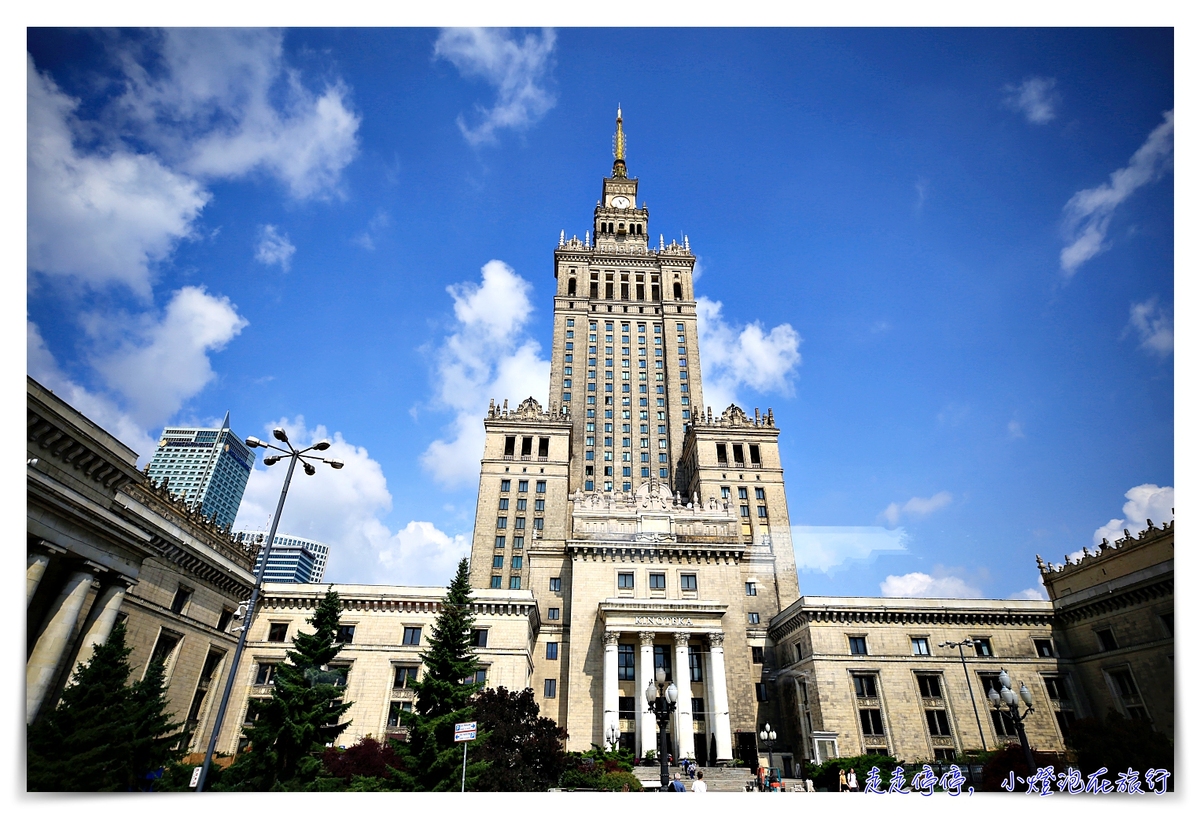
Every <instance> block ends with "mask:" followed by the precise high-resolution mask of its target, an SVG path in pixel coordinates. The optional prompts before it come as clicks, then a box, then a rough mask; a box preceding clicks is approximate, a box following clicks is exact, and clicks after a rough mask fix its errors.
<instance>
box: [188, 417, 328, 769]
mask: <svg viewBox="0 0 1200 818" xmlns="http://www.w3.org/2000/svg"><path fill="white" fill-rule="evenodd" d="M271 434H272V435H274V436H275V439H276V440H278V441H279V442H280V443H282V444H283V445H284V446H287V448H286V449H281V448H279V447H278V446H276V445H275V444H273V443H267V442H266V441H263V440H259V439H258V438H256V437H248V438H246V445H247V446H249V447H250V448H251V449H256V448H262V449H274V450H275V451H277V452H280V454H274V455H268V456H267V457H264V458H263V465H265V466H274V465H275V464H276V463H278V462H279V461H280V460H283V459H284V458H287V459H288V470H287V477H285V478H284V479H283V489H282V490H281V491H280V492H279V504H278V505H277V506H276V507H275V516H274V517H272V518H271V533H270V534H269V535H268V536H267V541H266V543H265V544H264V545H263V547H262V551H261V553H262V564H261V565H259V566H258V572H257V573H256V574H255V577H254V591H253V592H252V593H251V594H250V600H249V601H248V602H247V603H246V611H245V613H244V614H243V615H242V626H241V631H242V633H241V636H239V637H238V643H237V649H236V650H234V652H233V662H232V663H231V664H230V666H229V674H228V677H227V678H226V679H225V692H224V693H223V694H222V695H221V706H220V707H219V708H217V719H216V721H215V722H213V728H212V736H210V737H209V739H208V751H207V752H206V753H205V754H204V766H203V767H202V768H201V770H200V778H199V780H198V781H197V782H196V792H203V791H204V779H206V778H207V777H208V768H209V765H210V764H211V763H212V757H213V751H214V750H215V749H216V746H217V735H218V734H219V733H220V732H221V726H222V724H223V723H224V722H225V708H227V707H228V706H229V694H230V693H231V692H232V691H233V682H234V679H235V678H236V677H237V670H238V663H239V662H240V661H241V659H242V651H243V650H244V649H245V647H246V634H247V633H249V632H250V623H251V622H252V621H253V618H254V607H255V605H257V604H258V592H259V591H260V590H261V589H262V582H263V574H265V573H266V570H267V558H268V557H270V556H271V546H272V545H273V544H274V542H275V531H276V530H277V529H278V528H279V515H281V514H283V501H284V500H286V499H287V493H288V486H290V485H291V483H292V472H294V471H295V470H296V461H297V460H299V461H300V462H301V463H303V464H304V473H305V474H307V475H309V476H310V477H311V476H312V475H314V474H316V473H317V469H316V467H315V466H313V464H312V463H310V462H308V461H309V460H315V461H317V462H318V463H327V464H329V466H331V467H332V468H335V469H340V468H341V467H342V466H344V465H345V464H344V463H343V462H342V461H340V460H333V459H326V458H324V457H318V456H317V455H315V454H309V453H310V452H313V451H317V452H323V451H325V450H326V449H328V448H329V441H328V440H320V441H317V442H316V443H314V444H313V445H311V446H309V447H307V448H305V449H296V448H295V447H293V446H292V444H291V443H290V442H288V437H287V432H285V431H283V429H274V430H272V432H271Z"/></svg>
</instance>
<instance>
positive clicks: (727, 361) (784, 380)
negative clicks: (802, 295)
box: [696, 296, 804, 411]
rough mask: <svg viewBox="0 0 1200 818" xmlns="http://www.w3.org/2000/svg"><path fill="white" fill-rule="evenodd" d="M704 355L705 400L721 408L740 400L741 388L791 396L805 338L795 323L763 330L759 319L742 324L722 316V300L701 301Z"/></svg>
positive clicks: (699, 321) (699, 314) (699, 319)
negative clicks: (797, 329) (738, 392)
mask: <svg viewBox="0 0 1200 818" xmlns="http://www.w3.org/2000/svg"><path fill="white" fill-rule="evenodd" d="M696 320H697V325H698V329H699V333H700V357H701V359H702V360H703V361H704V404H705V405H706V406H711V407H713V409H714V410H716V411H722V410H724V409H725V407H727V406H728V405H729V404H731V403H736V402H737V400H738V394H737V390H738V388H739V387H742V386H748V387H750V388H751V389H752V390H754V391H755V392H781V393H783V394H784V395H790V394H792V376H793V374H794V371H795V369H796V367H797V366H799V365H800V343H801V341H803V340H804V339H802V338H801V337H800V335H799V333H797V332H796V331H795V330H794V329H792V325H791V324H780V325H779V326H777V327H773V328H772V329H771V331H770V332H764V331H763V327H762V325H761V324H760V323H758V322H757V321H755V322H754V323H752V324H746V325H744V326H742V327H740V328H739V327H737V326H736V325H731V324H727V323H726V322H725V320H724V319H723V318H722V317H721V302H720V301H712V300H710V299H708V298H705V297H704V296H701V297H700V298H698V299H697V300H696Z"/></svg>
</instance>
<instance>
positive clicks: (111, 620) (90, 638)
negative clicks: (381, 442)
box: [72, 579, 129, 675]
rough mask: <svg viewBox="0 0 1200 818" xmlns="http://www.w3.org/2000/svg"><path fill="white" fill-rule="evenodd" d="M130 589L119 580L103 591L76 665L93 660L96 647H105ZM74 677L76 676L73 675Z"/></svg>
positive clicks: (94, 603) (95, 604) (97, 600)
mask: <svg viewBox="0 0 1200 818" xmlns="http://www.w3.org/2000/svg"><path fill="white" fill-rule="evenodd" d="M128 589H129V587H128V585H126V583H125V582H124V580H123V579H119V580H118V581H117V582H116V583H114V584H112V585H109V586H108V587H107V588H105V589H104V590H103V591H101V592H100V595H99V596H98V597H97V598H96V601H95V602H93V603H92V614H91V615H90V616H89V619H90V621H89V623H88V626H87V630H86V631H85V632H84V635H83V641H82V642H80V644H79V655H78V656H77V657H76V659H75V663H76V665H78V664H79V663H80V662H86V661H88V660H89V659H91V658H92V654H93V653H95V652H96V646H97V645H103V644H104V643H105V641H107V640H108V635H109V634H110V633H112V629H113V625H115V624H116V623H117V613H119V612H120V610H121V603H122V602H124V601H125V592H126V591H127V590H128ZM72 675H74V674H73V673H72Z"/></svg>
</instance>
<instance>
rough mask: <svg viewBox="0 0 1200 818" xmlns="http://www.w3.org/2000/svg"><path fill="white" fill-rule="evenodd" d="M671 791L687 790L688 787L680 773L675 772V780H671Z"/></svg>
mask: <svg viewBox="0 0 1200 818" xmlns="http://www.w3.org/2000/svg"><path fill="white" fill-rule="evenodd" d="M671 792H687V788H686V787H684V786H683V781H682V779H680V777H679V773H675V780H674V781H672V782H671Z"/></svg>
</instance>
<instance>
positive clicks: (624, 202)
mask: <svg viewBox="0 0 1200 818" xmlns="http://www.w3.org/2000/svg"><path fill="white" fill-rule="evenodd" d="M612 206H613V207H619V208H621V209H622V210H624V209H625V208H627V207H629V200H628V199H626V198H625V197H624V196H613V200H612Z"/></svg>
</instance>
